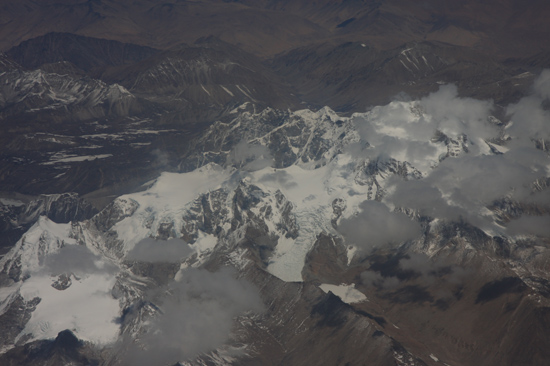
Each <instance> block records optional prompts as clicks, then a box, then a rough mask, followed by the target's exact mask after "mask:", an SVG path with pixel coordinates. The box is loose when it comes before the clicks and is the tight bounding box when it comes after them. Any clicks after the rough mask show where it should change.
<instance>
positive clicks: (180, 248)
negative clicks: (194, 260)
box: [126, 238, 192, 262]
mask: <svg viewBox="0 0 550 366" xmlns="http://www.w3.org/2000/svg"><path fill="white" fill-rule="evenodd" d="M191 253H192V249H191V248H190V247H189V245H187V243H186V242H184V241H183V240H181V239H175V238H172V239H168V240H156V239H153V238H145V239H143V240H141V241H140V242H138V243H137V244H136V245H135V247H134V248H133V249H132V250H131V251H129V252H128V254H126V259H127V260H132V261H143V262H178V261H180V260H181V259H182V258H184V257H186V256H188V255H189V254H191Z"/></svg>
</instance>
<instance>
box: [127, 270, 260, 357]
mask: <svg viewBox="0 0 550 366" xmlns="http://www.w3.org/2000/svg"><path fill="white" fill-rule="evenodd" d="M235 275H236V274H235V271H233V270H231V269H228V268H223V269H222V270H220V271H218V272H214V273H213V272H209V271H206V270H200V269H187V270H184V271H182V276H181V280H180V281H175V282H173V283H171V284H170V285H169V286H167V287H166V288H163V289H161V290H162V291H159V292H156V293H155V294H153V295H152V297H153V298H156V297H158V296H159V295H161V296H162V298H161V299H160V300H159V301H158V305H159V308H160V312H159V314H158V315H157V316H156V317H155V318H154V319H152V320H151V321H150V322H149V325H148V328H147V333H146V334H144V335H143V336H142V337H141V338H140V343H141V344H142V345H143V346H144V349H142V348H138V347H135V346H134V347H130V349H129V352H128V354H127V355H126V361H127V362H128V363H130V364H132V365H136V366H142V365H143V366H145V365H170V364H175V363H177V362H178V361H185V360H187V359H189V358H192V357H194V356H196V355H197V354H199V353H202V352H208V351H210V350H213V349H215V348H216V347H219V346H222V345H223V344H224V343H225V342H226V341H227V340H228V338H229V336H230V332H231V329H232V327H233V319H234V318H235V317H236V316H238V315H239V314H242V313H243V312H245V311H254V312H260V311H262V310H263V304H262V301H261V299H260V296H259V291H258V289H257V288H256V287H255V286H254V285H252V284H251V283H249V282H248V281H246V280H243V279H236V278H235Z"/></svg>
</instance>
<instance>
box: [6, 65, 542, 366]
mask: <svg viewBox="0 0 550 366" xmlns="http://www.w3.org/2000/svg"><path fill="white" fill-rule="evenodd" d="M545 77H546V75H545V74H544V75H542V76H541V77H540V78H539V79H538V82H539V84H537V85H545V84H540V82H541V81H543V80H544V78H545ZM537 90H539V92H537V93H538V94H537V93H535V94H533V95H532V96H531V97H529V98H544V90H546V89H544V87H539V88H538V89H537ZM456 93H457V92H456V88H453V87H450V86H446V87H443V88H442V89H441V90H440V91H438V92H436V93H433V94H431V95H430V96H428V97H427V98H424V99H421V100H418V101H409V102H403V101H395V102H392V103H390V104H389V105H386V106H381V107H376V108H374V109H373V110H371V111H370V112H367V113H358V114H354V115H353V116H352V117H342V116H339V115H338V114H336V113H335V112H334V111H332V110H331V109H329V108H324V109H322V110H320V111H318V112H312V111H309V110H302V111H297V112H289V111H279V110H275V109H271V108H266V109H263V110H261V111H258V110H255V108H254V106H252V105H250V104H243V105H242V106H241V107H239V108H236V109H235V110H234V111H233V112H232V113H230V114H229V115H228V116H227V117H226V118H225V119H224V120H223V121H219V122H217V123H216V124H213V125H212V126H211V127H209V128H208V129H207V130H206V131H205V133H204V134H203V135H202V137H200V138H199V139H196V140H195V141H194V145H193V146H192V147H191V148H190V149H189V152H188V153H187V155H186V157H185V159H182V160H181V162H180V164H179V168H178V169H179V170H180V171H181V172H180V173H176V172H174V173H163V174H162V175H161V176H160V177H159V178H158V179H156V180H155V181H154V182H152V183H151V184H150V185H148V186H147V187H148V188H147V187H145V188H144V189H145V190H143V191H141V192H136V193H132V194H127V195H123V196H121V197H119V198H117V199H115V200H114V201H113V202H112V203H111V204H109V205H107V206H106V207H105V208H104V209H103V210H102V211H100V212H99V213H97V214H96V215H95V216H93V217H92V218H90V219H87V220H82V219H83V218H85V217H82V218H76V217H74V218H72V220H73V221H72V222H71V223H69V224H63V223H55V222H53V221H51V220H50V219H48V218H46V217H41V218H40V219H39V220H38V221H37V222H36V224H34V225H33V227H31V228H30V229H29V230H28V231H27V232H26V233H25V234H24V236H23V237H22V238H21V239H20V240H19V241H18V242H17V244H16V245H15V246H14V247H13V249H12V250H10V252H9V253H7V254H6V255H5V256H4V257H3V258H2V259H1V262H0V265H1V267H2V283H3V284H4V287H3V289H2V293H3V294H4V296H3V301H2V304H1V306H2V315H1V319H2V320H1V321H2V324H7V323H6V322H11V323H10V324H13V326H10V329H13V331H11V332H9V333H7V334H5V335H4V337H3V339H2V347H4V348H3V354H2V356H1V357H2V360H3V362H6V363H7V364H10V363H11V364H20V363H21V362H31V361H32V362H37V363H38V364H44V365H47V364H50V363H51V362H56V360H58V359H59V357H61V359H64V360H71V362H75V363H77V364H85V363H87V362H88V363H89V362H95V363H98V364H128V363H135V362H138V361H137V359H136V358H134V357H136V356H134V355H139V356H137V357H139V359H140V360H141V361H140V362H141V363H143V364H151V365H152V364H173V363H176V362H177V361H181V362H183V363H184V364H189V365H200V364H235V365H237V364H238V365H242V364H244V365H246V364H258V363H262V364H270V365H282V364H292V365H301V364H303V365H306V364H311V362H315V363H322V362H328V363H330V364H335V365H345V364H372V363H374V364H380V365H385V364H388V365H394V364H397V365H425V364H427V365H436V364H439V363H441V362H444V363H446V364H450V365H473V364H479V363H482V364H487V365H502V364H510V365H512V364H522V363H523V364H530V365H539V364H540V365H542V364H544V360H546V359H547V357H548V354H547V352H546V351H545V350H546V348H545V347H543V346H542V345H543V344H545V343H546V342H547V338H548V332H547V330H546V327H544V324H546V322H547V321H548V320H547V308H548V306H549V300H548V291H549V287H548V283H549V282H548V281H549V280H550V279H549V278H548V273H547V271H546V270H545V268H544V263H545V262H546V261H547V258H548V251H547V250H546V247H547V244H548V235H547V234H545V232H544V231H543V230H542V231H541V230H540V229H538V227H539V224H538V223H539V222H542V221H544V220H546V219H547V217H548V212H550V207H549V206H548V201H547V199H545V198H544V197H546V196H547V193H548V192H547V185H545V184H544V183H543V182H545V181H546V180H547V179H548V176H549V173H548V168H547V166H548V155H547V152H546V151H543V150H541V147H542V146H543V145H541V144H537V143H535V142H534V141H533V139H532V137H530V138H528V139H524V138H523V136H524V135H523V133H524V131H521V130H517V129H514V128H513V124H514V123H518V121H521V118H522V117H521V115H520V114H518V113H517V112H516V113H515V114H512V115H511V116H512V121H510V122H502V121H499V120H498V119H497V118H496V117H495V116H494V115H491V108H492V105H491V104H490V103H487V102H484V101H476V100H473V99H468V98H460V97H458V96H457V95H456ZM540 100H542V99H540ZM526 101H527V98H525V99H523V100H522V101H521V102H520V103H523V102H526ZM442 103H444V104H445V106H446V107H445V109H444V110H443V111H440V110H439V107H440V106H441V105H442ZM457 104H462V105H463V106H462V107H461V108H459V109H453V106H456V105H457ZM463 107H467V108H463ZM516 107H517V106H516ZM511 108H512V107H510V109H509V110H510V111H511ZM541 108H542V107H541ZM541 111H542V109H541ZM452 118H456V121H459V122H460V123H453V120H452ZM535 131H536V132H535ZM531 133H536V134H538V136H539V137H542V136H545V135H540V133H543V134H544V133H545V132H541V130H540V129H537V128H535V129H534V130H531ZM542 139H543V141H545V140H544V139H545V137H542ZM404 151H405V152H406V153H404ZM412 152H414V153H412ZM404 158H406V159H408V160H404ZM503 164H506V165H503ZM501 166H507V169H506V170H501V168H500V167H501ZM490 167H491V168H490ZM492 167H496V169H495V168H492ZM477 169H482V170H483V171H484V172H483V173H476V171H477ZM518 169H519V170H521V171H523V174H524V175H523V176H522V178H521V180H518V179H517V175H516V172H517V171H519V170H518ZM472 172H473V173H472ZM472 174H473V175H472ZM479 174H482V175H483V178H482V181H483V182H484V184H487V185H488V186H487V189H485V188H484V187H483V186H481V185H479V184H476V182H477V179H478V176H479ZM514 177H515V178H514ZM449 178H451V180H449ZM501 181H504V182H505V184H500V183H498V182H501ZM510 184H511V185H512V187H514V190H513V191H510ZM445 198H446V199H445ZM502 200H504V201H502ZM506 200H508V201H506ZM504 202H510V203H509V204H505V203H504ZM27 211H29V210H27ZM30 211H32V210H30ZM33 212H34V211H33ZM227 268H233V269H232V270H229V269H227ZM92 283H93V284H94V285H92ZM220 286H221V287H220ZM329 291H330V292H329ZM82 298H86V299H87V306H81V305H79V301H80V300H79V299H82ZM52 307H54V308H55V307H63V308H64V309H65V312H64V313H65V314H64V316H63V317H62V318H59V317H56V316H52V315H48V314H52V313H51V309H52ZM96 309H97V310H96ZM98 310H100V311H101V313H98V312H97V311H98ZM67 314H70V316H68V315H67ZM176 314H178V315H176ZM176 316H177V317H179V318H181V319H183V320H182V321H183V323H178V322H176ZM67 319H72V320H70V322H67ZM90 319H94V321H93V322H92V323H90ZM196 319H199V320H200V319H204V320H203V322H200V321H199V322H196ZM205 319H214V320H215V322H216V323H215V325H212V326H214V327H215V328H214V329H216V330H215V332H216V334H218V335H219V336H218V337H214V338H213V337H212V333H211V332H212V328H208V327H207V326H206V325H205V324H206V323H204V321H205ZM188 323H190V324H194V325H193V326H194V327H199V328H192V329H200V331H199V333H196V332H195V331H192V330H189V329H190V328H187V326H185V324H188ZM205 327H206V328H205ZM65 329H69V330H70V331H71V332H72V333H69V334H67V333H66V332H63V331H65ZM222 330H223V333H222ZM60 332H61V333H60ZM199 334H202V335H199ZM153 335H154V337H153ZM75 337H76V338H75ZM54 338H55V339H56V340H55V341H54V342H53V343H52V341H51V339H54ZM63 339H68V340H70V339H73V340H74V339H79V340H78V341H76V340H74V342H72V343H74V345H75V346H71V347H68V348H67V349H65V348H63V347H61V346H59V347H57V346H55V345H56V344H61V343H63V342H62V340H63ZM48 342H49V343H48ZM336 345H337V347H336V348H335V349H334V350H331V352H327V351H326V350H327V349H328V348H329V347H330V348H331V349H332V348H334V347H335V346H336ZM29 347H30V348H32V349H33V350H34V351H32V352H30V351H28V350H27V349H28V348H29ZM174 347H175V348H174ZM180 347H181V348H180ZM488 348H489V349H494V350H497V351H495V352H487V349H488ZM59 349H62V351H60V350H59ZM53 350H55V351H53Z"/></svg>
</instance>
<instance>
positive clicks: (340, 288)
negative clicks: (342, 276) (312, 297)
mask: <svg viewBox="0 0 550 366" xmlns="http://www.w3.org/2000/svg"><path fill="white" fill-rule="evenodd" d="M319 288H320V289H321V290H323V291H324V292H326V293H329V291H330V292H332V293H333V294H334V295H336V296H338V297H339V298H340V299H341V300H342V301H343V302H345V303H346V304H354V303H357V302H363V301H366V300H367V297H366V296H365V295H364V294H363V293H362V292H360V291H359V290H357V289H356V288H355V284H353V283H352V284H351V285H346V284H341V285H331V284H328V283H323V284H321V285H320V286H319Z"/></svg>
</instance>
